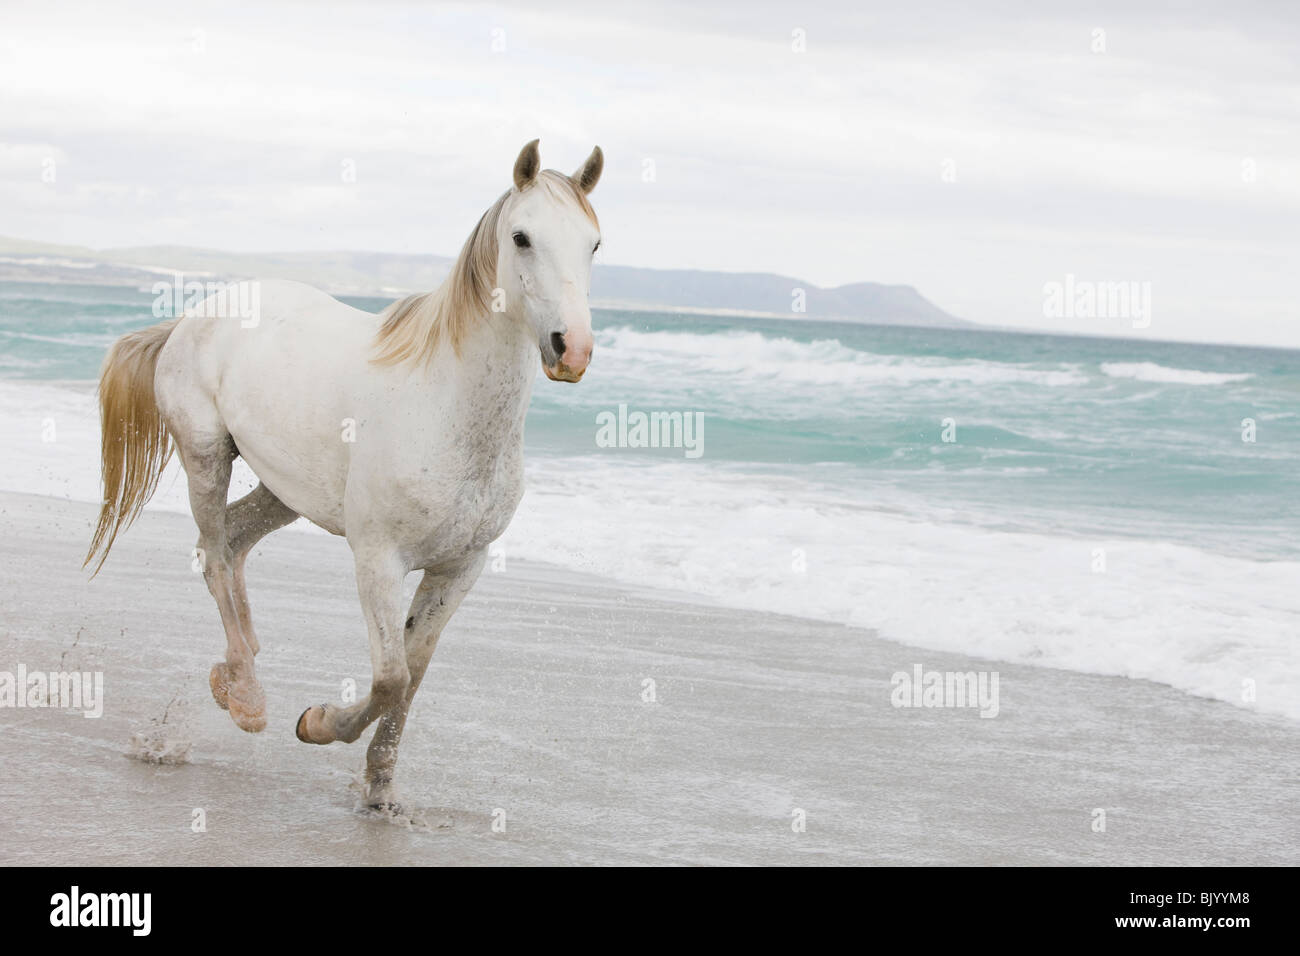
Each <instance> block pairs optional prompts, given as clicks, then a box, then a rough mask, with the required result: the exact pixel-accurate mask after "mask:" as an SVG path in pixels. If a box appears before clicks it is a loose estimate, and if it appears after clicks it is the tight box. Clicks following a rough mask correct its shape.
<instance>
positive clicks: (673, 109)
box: [0, 2, 1300, 344]
mask: <svg viewBox="0 0 1300 956" xmlns="http://www.w3.org/2000/svg"><path fill="white" fill-rule="evenodd" d="M5 21H6V35H5V39H4V41H3V42H4V44H5V50H4V55H3V56H2V57H0V98H2V99H3V101H4V103H5V114H4V126H3V127H0V143H2V144H3V147H2V148H0V187H2V188H3V190H4V195H5V197H6V199H7V201H8V204H7V205H6V222H5V223H4V225H3V227H2V228H0V231H4V232H10V233H15V234H20V235H23V236H26V237H30V238H38V239H45V240H49V241H62V242H71V243H77V244H94V245H126V244H142V243H148V244H161V243H185V244H191V245H204V246H216V247H227V248H232V249H240V250H250V249H268V248H326V247H330V248H339V247H348V248H372V249H377V250H390V251H421V250H423V251H427V252H430V253H442V254H445V253H448V252H451V251H454V250H455V249H457V248H459V246H460V244H461V242H462V240H463V238H464V236H465V234H466V233H467V232H468V230H469V228H470V227H471V226H472V224H473V222H474V221H475V220H476V218H477V216H478V215H479V213H480V212H481V211H482V209H483V208H485V207H486V206H487V205H488V204H489V203H490V202H491V201H492V199H494V198H495V196H497V195H498V194H499V193H500V191H501V190H502V189H504V188H505V187H506V185H508V182H509V179H508V176H509V169H510V165H511V163H512V162H513V159H514V155H515V153H516V152H517V150H518V149H519V147H520V146H521V145H522V143H523V142H524V141H525V140H527V139H530V138H532V137H533V136H538V135H540V136H541V137H542V140H543V144H542V145H543V159H544V161H546V162H547V164H548V165H554V166H557V167H558V168H561V169H564V170H566V171H567V170H569V169H571V168H573V167H574V166H576V164H577V163H578V162H580V161H581V160H582V158H583V157H585V155H586V153H587V152H588V151H589V150H590V148H591V145H592V144H593V143H597V142H599V143H600V145H601V146H602V147H603V148H604V149H605V152H606V155H607V160H608V165H607V169H606V174H605V178H604V180H603V181H602V184H601V186H600V188H599V190H598V191H597V194H596V196H595V197H594V199H595V200H596V201H597V208H598V210H599V212H600V214H601V218H602V224H603V226H604V229H605V233H606V243H605V252H604V253H603V255H604V256H605V257H606V261H617V262H622V263H627V264H635V265H646V266H660V267H682V266H686V267H697V268H727V269H735V270H746V271H760V270H767V271H780V272H785V273H788V274H793V275H796V276H799V277H801V278H804V279H807V280H809V281H812V282H815V283H818V284H822V285H830V284H836V283H843V282H851V281H856V280H862V279H870V280H876V281H884V282H903V283H909V284H912V285H916V286H917V287H918V288H920V289H921V291H922V292H923V293H924V294H926V295H927V296H929V297H931V298H932V299H934V300H935V301H936V302H938V303H939V304H940V305H941V306H943V307H945V308H948V309H949V310H951V311H954V312H956V313H957V314H959V315H963V316H966V317H970V318H975V319H979V320H982V321H986V322H994V323H1000V324H1022V325H1030V326H1037V327H1051V328H1058V327H1059V326H1057V325H1053V324H1052V323H1051V322H1050V321H1049V320H1046V319H1045V318H1044V317H1043V316H1042V314H1041V287H1042V285H1043V283H1044V282H1046V281H1050V280H1052V279H1057V278H1059V277H1060V276H1061V275H1062V274H1064V273H1065V272H1067V271H1070V272H1074V273H1075V274H1078V275H1083V274H1085V273H1091V274H1093V275H1094V276H1095V277H1096V278H1098V279H1112V280H1150V281H1152V282H1153V283H1155V296H1156V298H1157V301H1158V302H1160V303H1161V304H1162V307H1163V312H1162V313H1161V315H1162V316H1163V319H1164V324H1163V325H1162V322H1161V315H1158V316H1157V318H1156V321H1155V322H1153V327H1152V329H1151V330H1150V333H1151V334H1152V335H1156V336H1160V337H1170V336H1174V337H1194V338H1210V339H1222V338H1225V337H1232V336H1236V337H1244V338H1248V339H1252V340H1256V341H1281V340H1288V341H1291V342H1293V343H1296V344H1300V332H1288V331H1280V328H1281V326H1282V323H1283V322H1284V321H1285V320H1286V319H1287V318H1291V317H1294V312H1295V309H1294V306H1293V305H1292V304H1291V300H1292V296H1291V294H1290V290H1289V289H1288V288H1287V278H1286V276H1285V275H1284V274H1282V272H1281V270H1274V269H1272V268H1271V267H1270V266H1269V265H1268V264H1269V263H1272V262H1275V261H1278V260H1279V259H1280V260H1283V261H1285V260H1286V259H1287V258H1290V259H1291V260H1294V259H1295V253H1296V252H1297V248H1296V244H1297V239H1296V237H1295V235H1294V230H1293V229H1292V228H1291V225H1290V224H1291V223H1293V222H1294V221H1295V219H1296V215H1297V213H1300V169H1298V168H1297V161H1296V159H1295V157H1297V156H1300V121H1298V120H1297V117H1296V115H1295V111H1294V108H1293V104H1294V102H1296V97H1297V95H1300V78H1297V75H1296V71H1295V68H1294V63H1295V62H1296V53H1297V50H1296V45H1297V44H1296V37H1297V35H1298V34H1300V29H1298V28H1297V23H1296V17H1295V16H1293V15H1290V14H1288V12H1287V11H1286V10H1285V8H1281V7H1274V6H1269V5H1264V4H1260V5H1254V4H1244V5H1243V4H1238V5H1234V7H1233V8H1232V10H1231V11H1229V12H1226V13H1225V12H1223V11H1221V10H1219V9H1217V8H1216V6H1214V5H1211V4H1204V5H1192V6H1187V5H1180V6H1178V7H1173V6H1169V5H1167V4H1164V3H1149V4H1145V5H1142V6H1141V7H1140V8H1135V7H1134V6H1133V5H1132V4H1127V3H1100V4H1095V5H1091V6H1090V7H1089V9H1088V10H1087V12H1086V14H1081V13H1073V12H1065V13H1055V12H1050V11H1046V12H1045V11H1041V10H1036V9H1034V8H1032V7H1031V8H1026V7H1025V6H1024V5H1022V4H1011V3H992V4H981V5H980V9H979V10H978V11H977V10H974V9H971V8H969V6H968V5H965V4H959V3H947V2H943V3H939V4H928V5H927V6H926V11H925V13H924V15H923V14H922V13H920V12H918V11H914V10H912V9H910V8H905V7H899V8H897V9H892V10H885V11H881V10H878V9H867V8H862V7H860V6H858V5H856V4H849V3H845V4H821V5H818V4H814V5H797V6H792V5H788V4H772V3H764V2H760V3H756V4H751V5H747V6H746V8H745V12H744V14H743V15H738V14H737V13H735V12H734V11H720V10H715V9H711V8H708V7H707V5H701V4H685V3H657V4H654V5H627V6H619V7H613V6H611V5H609V4H594V3H592V4H586V3H569V4H565V3H556V4H548V5H547V7H546V9H545V10H544V11H543V10H540V9H539V8H536V7H535V6H529V5H524V4H500V5H494V6H487V7H480V6H440V7H436V8H429V7H426V6H424V5H417V4H404V3H400V4H399V3H380V4H305V3H304V4H299V3H277V2H267V3H264V4H261V5H259V6H258V7H256V8H252V9H251V11H250V10H241V11H239V12H238V13H237V14H236V13H235V12H233V11H232V10H231V9H230V8H229V7H228V5H227V4H201V5H198V6H196V7H191V8H187V9H186V11H185V13H184V14H181V15H178V13H177V11H176V9H175V7H174V5H172V4H162V3H158V4H150V3H146V4H135V5H132V6H130V7H128V8H127V10H126V11H125V12H123V11H122V10H121V9H119V8H111V9H110V8H107V7H100V6H97V5H93V4H86V5H84V6H74V7H68V6H58V7H48V6H26V7H19V8H17V9H15V10H8V11H6V13H5ZM796 30H802V31H804V34H803V35H804V37H805V38H806V50H805V51H804V52H796V51H795V49H794V48H793V45H792V40H793V37H794V31H796ZM1097 30H1103V31H1104V35H1103V39H1104V47H1105V50H1104V52H1094V50H1095V47H1096V43H1097V38H1098V34H1096V33H1095V31H1097ZM42 151H46V152H47V153H48V155H52V156H55V157H56V158H55V161H56V163H57V165H58V168H59V182H58V185H57V188H54V189H51V188H49V184H47V183H42V182H41V180H40V177H39V175H37V176H35V177H33V176H32V169H33V167H32V165H31V164H32V161H33V160H34V159H38V158H40V156H39V155H38V154H41V153H42ZM347 162H351V163H352V164H353V167H352V168H353V169H354V170H355V181H354V182H349V181H345V179H344V178H343V174H342V171H343V169H344V164H345V163H347ZM647 163H653V168H654V174H655V175H654V177H653V180H651V181H647V177H646V176H645V170H646V168H647ZM1162 289H1163V291H1162ZM1247 292H1249V298H1250V303H1251V304H1250V307H1249V309H1243V308H1241V307H1240V303H1241V302H1242V301H1244V299H1242V298H1241V296H1244V295H1245V294H1246V293H1247ZM1075 330H1079V329H1075ZM1287 336H1290V338H1289V339H1287V338H1286V337H1287Z"/></svg>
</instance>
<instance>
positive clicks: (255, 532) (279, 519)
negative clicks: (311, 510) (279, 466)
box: [226, 484, 298, 654]
mask: <svg viewBox="0 0 1300 956" xmlns="http://www.w3.org/2000/svg"><path fill="white" fill-rule="evenodd" d="M297 517H298V513H297V512H296V511H294V510H293V509H292V508H290V507H289V506H288V505H286V504H285V503H284V502H283V501H281V500H280V499H279V498H277V497H276V496H275V495H273V494H272V493H271V491H270V490H269V489H268V488H267V487H266V485H262V484H259V485H258V486H257V487H256V488H254V489H253V490H252V491H250V492H249V493H248V494H246V495H244V497H242V498H240V499H239V500H238V501H236V502H235V503H234V504H232V505H230V507H229V508H227V509H226V536H227V538H228V539H229V541H230V550H231V551H232V552H234V555H235V563H234V569H235V587H234V591H235V608H236V610H238V612H239V623H240V625H241V626H242V627H243V630H244V639H245V640H246V641H248V643H249V646H250V647H251V648H252V650H253V653H254V654H257V652H258V651H259V650H261V646H260V644H259V643H258V640H257V632H256V631H254V630H253V616H252V613H251V612H250V610H249V607H248V592H247V591H246V590H245V589H244V561H245V560H246V559H247V558H248V552H249V551H251V550H253V546H254V545H255V544H257V542H259V541H261V540H262V539H263V538H265V537H266V536H267V535H268V534H270V533H271V532H272V531H275V530H276V529H278V528H283V527H284V526H285V525H287V524H290V523H291V522H293V521H295V520H296V519H297Z"/></svg>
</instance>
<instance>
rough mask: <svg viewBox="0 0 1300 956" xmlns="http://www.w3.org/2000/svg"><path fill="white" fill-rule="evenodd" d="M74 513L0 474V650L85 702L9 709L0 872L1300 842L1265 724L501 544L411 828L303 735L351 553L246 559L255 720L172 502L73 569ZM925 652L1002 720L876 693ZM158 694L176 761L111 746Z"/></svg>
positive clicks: (302, 547)
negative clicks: (77, 707) (982, 676)
mask: <svg viewBox="0 0 1300 956" xmlns="http://www.w3.org/2000/svg"><path fill="white" fill-rule="evenodd" d="M94 512H95V508H94V507H93V506H91V505H87V504H83V503H78V502H72V501H64V500H60V499H55V498H47V497H41V496H35V495H26V494H18V493H13V492H0V529H3V542H4V544H3V548H4V551H5V552H6V553H5V557H4V566H5V573H4V579H5V583H4V587H3V589H2V590H0V670H6V669H7V670H13V669H14V668H15V667H16V666H17V665H19V664H22V665H23V666H25V667H27V668H28V669H29V670H74V669H75V670H80V671H86V672H91V671H102V672H103V674H104V686H105V700H104V713H103V717H102V718H100V719H86V718H83V717H82V716H81V715H80V714H75V713H67V712H63V711H55V710H39V709H37V710H28V709H10V708H0V720H3V721H4V730H5V733H4V735H3V742H0V759H2V760H3V761H4V764H5V766H6V767H8V768H10V773H9V774H6V775H5V778H4V780H3V782H0V862H4V863H8V864H15V863H36V862H41V863H58V864H72V863H85V862H87V861H88V860H95V861H96V862H101V863H143V864H148V863H158V862H164V861H166V862H179V863H193V864H199V863H210V864H232V863H249V864H287V863H308V864H312V863H318V864H331V863H339V864H367V863H411V864H421V863H470V864H477V863H500V862H513V863H524V864H542V863H596V862H600V863H632V864H655V863H668V864H707V863H734V864H776V863H833V864H872V863H880V864H884V863H895V864H921V865H929V864H957V865H964V864H1037V865H1060V864H1068V863H1083V864H1094V865H1219V864H1237V865H1261V864H1265V865H1267V864H1295V863H1297V862H1300V850H1297V848H1296V845H1295V840H1294V823H1293V821H1292V819H1291V815H1290V809H1289V808H1290V799H1291V786H1292V785H1291V784H1290V783H1289V782H1288V780H1287V779H1286V776H1285V775H1286V773H1287V768H1289V767H1293V766H1294V765H1295V763H1296V761H1297V758H1298V757H1300V729H1298V728H1296V727H1295V726H1294V723H1293V722H1291V721H1288V720H1287V719H1285V718H1282V717H1273V716H1268V715H1264V714H1259V713H1256V712H1252V711H1249V710H1245V709H1242V708H1239V707H1234V706H1231V705H1228V704H1224V703H1219V702H1215V701H1211V700H1206V699H1202V698H1196V697H1192V696H1190V695H1187V694H1185V693H1182V692H1180V691H1176V690H1173V689H1171V688H1169V687H1165V686H1162V685H1158V684H1154V683H1149V682H1146V681H1140V680H1129V679H1125V678H1118V677H1104V676H1095V675H1087V674H1079V673H1074V672H1069V671H1063V670H1055V669H1049V668H1043V667H1029V666H1023V665H1012V664H995V663H992V662H989V661H985V660H976V659H973V658H968V657H965V656H962V655H958V654H952V653H942V652H938V651H927V650H920V649H917V648H913V647H908V646H905V645H902V644H898V643H895V642H892V641H888V640H884V639H882V638H880V637H878V636H876V635H875V634H874V633H873V632H871V631H868V630H865V629H857V628H847V627H843V626H839V625H832V624H824V623H818V622H816V621H810V620H804V619H799V618H792V617H784V616H781V615H775V614H767V613H759V612H748V611H735V610H729V609H724V608H721V607H717V606H714V605H712V604H710V603H708V602H706V601H704V600H702V599H700V600H695V599H691V598H689V597H687V596H682V595H677V594H673V593H668V592H658V591H652V590H649V589H646V588H638V587H630V586H627V585H623V584H618V583H614V582H612V581H608V580H604V579H601V578H596V577H592V576H589V575H585V574H581V573H578V572H573V571H569V570H566V569H562V568H559V567H556V566H550V565H545V564H540V563H533V562H523V561H511V562H509V563H508V565H507V566H506V568H505V570H504V571H502V572H500V573H493V572H491V571H488V572H485V573H484V574H483V576H482V578H481V579H480V581H479V583H478V585H477V586H476V588H475V589H474V591H473V592H472V593H471V595H470V597H469V598H468V599H467V600H466V602H465V604H464V606H463V607H462V608H461V610H460V612H459V613H458V614H457V615H456V617H455V618H453V620H452V623H451V625H450V626H449V628H448V630H447V632H446V634H445V635H444V637H443V639H442V642H441V644H440V646H439V648H438V651H437V653H436V654H435V656H434V659H433V664H432V665H431V668H430V671H429V674H428V676H427V677H426V680H425V682H424V686H423V687H422V689H421V691H420V693H419V695H418V696H417V698H416V701H415V705H414V707H413V709H412V713H411V718H410V720H409V722H408V725H407V732H406V736H405V738H404V740H403V745H402V755H401V758H400V763H399V769H398V784H399V789H400V791H401V793H402V795H403V797H404V799H405V800H406V802H407V805H408V806H409V807H411V808H413V814H412V818H411V819H410V820H405V821H397V822H399V823H401V824H402V825H398V826H394V825H390V821H386V820H383V819H378V818H375V817H373V816H371V815H368V814H365V813H362V812H358V810H357V809H356V802H357V794H356V792H355V790H354V789H353V787H352V786H351V784H352V781H353V778H354V776H355V772H356V770H357V769H358V768H359V767H360V765H361V762H362V760H363V756H364V748H363V747H362V746H360V742H359V743H358V744H357V745H352V746H345V745H341V744H335V745H331V746H330V747H325V748H319V747H308V746H305V745H303V744H301V743H299V742H298V741H297V740H296V739H295V738H294V736H293V722H294V720H295V719H296V717H297V715H298V714H299V713H300V712H301V710H302V709H303V708H304V707H305V706H307V705H309V704H311V703H315V702H318V701H320V700H325V699H333V698H334V697H337V695H338V693H339V688H340V685H341V682H342V681H343V680H344V679H347V678H351V679H353V680H355V681H356V682H357V684H358V685H359V687H360V688H361V690H362V692H364V688H365V685H366V684H367V682H368V680H369V665H368V654H367V649H366V640H365V635H364V627H363V625H362V621H361V614H360V610H359V607H358V605H357V600H356V595H355V588H354V585H353V578H352V570H351V555H350V552H349V551H348V549H347V547H346V544H345V543H344V542H343V541H341V540H340V539H337V538H331V537H326V536H322V535H319V534H304V533H301V532H297V531H294V530H292V529H287V530H285V531H282V532H280V533H278V534H276V535H272V536H271V537H270V538H268V539H266V540H265V541H264V542H263V543H262V544H261V545H260V546H259V547H258V548H257V549H256V550H255V552H254V554H253V555H252V556H251V557H250V560H249V566H248V581H249V593H250V600H251V602H252V606H253V613H254V619H255V621H256V622H257V624H258V630H259V634H260V636H261V639H262V645H263V650H262V653H261V656H260V657H259V659H258V668H259V676H260V677H261V679H262V682H263V685H264V686H265V688H266V693H267V698H268V716H269V724H268V727H267V729H266V731H264V732H263V733H262V734H259V735H256V736H252V735H247V734H243V733H241V732H240V731H238V730H237V729H236V728H235V727H234V725H233V724H232V723H231V722H230V720H229V717H228V716H227V715H226V714H225V713H223V712H221V711H220V710H218V709H217V707H216V706H215V704H213V702H212V700H211V697H210V695H209V692H208V689H207V672H208V668H209V667H210V665H211V664H212V662H214V661H216V660H218V659H219V658H220V656H221V655H222V652H223V650H224V638H223V637H222V635H221V630H220V625H219V622H218V618H217V613H216V609H215V607H214V606H213V604H212V602H211V600H210V598H209V597H208V595H207V593H206V590H205V589H204V587H203V585H202V582H201V580H200V579H199V578H198V577H197V576H196V575H195V574H194V573H193V572H192V571H191V569H190V557H189V554H190V552H189V549H190V547H191V546H192V544H193V540H194V537H195V532H194V528H193V525H192V522H191V521H190V519H189V518H188V516H184V515H177V514H174V513H168V512H164V511H157V510H150V511H146V512H145V513H144V514H143V515H142V516H141V518H140V520H139V521H138V522H137V523H136V525H135V526H134V527H132V528H131V529H130V530H129V531H128V532H126V533H125V534H124V535H123V536H122V537H121V538H120V539H119V541H118V543H117V545H116V546H115V548H114V552H113V555H112V557H111V558H110V559H109V561H108V563H107V564H106V565H105V567H104V570H103V572H102V573H101V574H100V575H99V577H97V578H96V579H94V580H93V581H88V575H87V574H86V572H83V571H81V570H80V564H81V558H82V556H83V555H82V550H83V549H82V546H83V544H84V543H85V541H86V540H88V534H89V528H90V525H91V522H92V520H93V515H94ZM415 581H416V577H415V576H412V577H411V578H410V579H408V591H410V590H413V588H414V585H415ZM917 664H920V665H923V667H924V668H925V669H927V670H930V669H934V670H938V671H949V672H966V671H975V672H981V671H990V670H996V671H997V672H998V673H999V677H1000V681H999V687H1000V696H1001V700H1000V707H999V710H998V716H997V717H996V718H995V719H982V718H981V717H980V716H979V713H978V712H977V711H976V710H973V709H970V708H964V709H963V708H933V709H930V708H899V707H895V706H893V705H892V704H891V690H892V688H891V675H892V674H894V673H896V672H900V671H902V672H907V671H911V670H912V668H913V667H914V666H915V665H917ZM646 680H652V681H653V682H654V684H653V689H654V700H653V702H650V701H647V700H645V699H643V698H644V697H645V695H646V690H647V687H648V685H646V684H645V681H646ZM164 712H166V714H167V726H166V728H165V735H166V736H167V737H168V739H169V740H170V741H171V742H173V743H176V744H180V745H188V746H189V747H190V762H189V763H186V764H183V765H180V766H157V765H153V764H149V763H145V762H142V761H140V760H136V759H129V758H128V757H127V756H125V753H126V752H127V751H128V750H130V749H131V736H132V734H133V733H135V732H137V731H141V730H148V729H149V728H150V727H151V725H152V724H153V722H155V721H157V720H159V719H160V718H161V717H162V716H163V714H164ZM364 739H365V738H363V740H364ZM196 809H201V810H202V811H203V816H204V819H205V825H206V830H205V832H194V830H193V829H192V826H191V824H192V819H193V814H194V811H195V810H196ZM1098 809H1103V810H1105V811H1106V830H1105V832H1095V830H1094V825H1095V824H1094V821H1095V820H1096V815H1095V811H1096V810H1098ZM800 810H801V811H803V813H804V816H805V819H806V829H805V830H804V831H803V832H796V831H795V830H794V829H792V820H794V819H795V818H796V811H800ZM497 811H504V817H505V820H506V830H505V832H504V833H502V832H494V831H493V829H492V823H493V820H494V818H495V816H496V814H497Z"/></svg>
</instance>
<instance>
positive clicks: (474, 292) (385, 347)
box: [371, 169, 599, 365]
mask: <svg viewBox="0 0 1300 956" xmlns="http://www.w3.org/2000/svg"><path fill="white" fill-rule="evenodd" d="M539 184H540V185H541V186H542V187H543V188H545V189H546V190H547V192H548V193H550V194H551V195H553V196H555V197H556V198H558V199H560V200H562V201H563V200H567V201H570V202H575V203H577V205H578V208H579V209H581V210H582V212H583V213H584V214H585V215H586V216H587V218H588V219H590V220H591V221H592V222H593V223H596V225H597V228H599V223H598V222H597V220H596V212H595V210H594V209H592V208H591V203H590V202H588V200H587V194H586V193H585V192H583V190H582V188H581V187H580V186H579V185H578V184H577V183H576V182H575V181H574V180H573V179H572V178H570V177H569V176H566V175H564V174H563V173H559V172H556V171H555V170H553V169H544V170H542V171H541V173H539V174H538V176H537V179H536V180H534V182H533V184H532V185H529V186H528V187H527V188H528V189H533V188H535V187H536V186H537V185H539ZM513 192H514V190H507V191H506V192H505V193H503V194H502V195H501V198H499V199H498V200H497V201H496V202H494V203H493V204H492V205H491V207H489V208H488V211H487V212H485V213H484V214H483V217H482V218H481V219H479V221H478V225H476V226H475V227H474V231H473V232H471V233H470V234H469V238H468V239H466V240H465V245H464V246H463V247H462V248H461V250H460V255H459V256H458V257H457V258H456V262H455V264H454V265H453V266H452V267H451V272H450V273H449V274H448V276H447V278H446V279H444V280H443V283H442V285H440V286H438V288H437V289H435V290H433V291H432V292H421V293H418V294H416V295H408V296H407V297H406V298H405V299H399V300H398V301H397V302H394V303H393V304H392V305H390V306H389V307H388V308H387V309H385V310H384V311H383V312H382V313H381V314H380V315H381V318H383V324H382V325H380V327H379V332H378V334H377V335H376V336H375V348H376V354H375V356H374V358H372V359H371V361H372V362H375V363H377V364H380V365H397V364H400V363H402V362H405V361H407V360H408V359H415V360H417V361H419V362H427V361H429V359H430V358H432V357H433V355H434V354H435V353H436V352H437V351H438V348H439V347H440V346H441V345H442V343H443V342H444V341H450V342H451V347H452V349H453V350H454V351H455V353H456V355H457V356H458V357H459V356H460V347H461V343H462V342H463V341H464V340H465V335H466V333H467V332H468V330H469V328H470V325H471V324H472V323H473V322H475V321H476V320H478V319H480V318H482V317H483V316H485V315H487V314H488V313H489V312H490V311H491V308H492V290H493V289H494V288H496V284H497V281H496V275H497V253H498V251H499V249H498V245H499V244H498V242H497V224H498V221H499V220H500V218H501V210H502V209H504V208H505V205H506V201H507V200H508V199H509V198H510V196H511V195H512V194H513Z"/></svg>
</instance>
